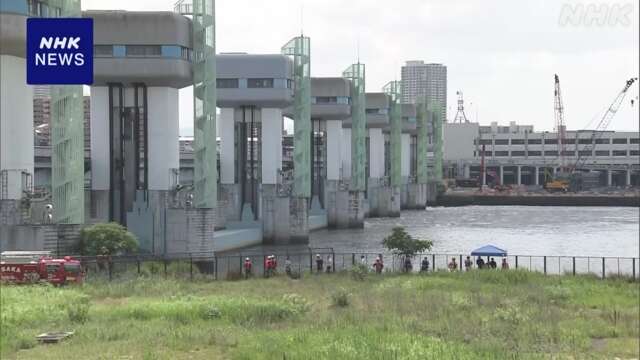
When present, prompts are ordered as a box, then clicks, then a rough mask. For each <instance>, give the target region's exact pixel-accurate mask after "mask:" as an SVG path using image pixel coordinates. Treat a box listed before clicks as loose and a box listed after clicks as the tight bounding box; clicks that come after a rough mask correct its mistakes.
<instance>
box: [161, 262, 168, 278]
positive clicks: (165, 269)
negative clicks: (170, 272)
mask: <svg viewBox="0 0 640 360" xmlns="http://www.w3.org/2000/svg"><path fill="white" fill-rule="evenodd" d="M162 263H163V264H164V277H167V260H166V259H164V260H163V261H162Z"/></svg>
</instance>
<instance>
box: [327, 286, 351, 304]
mask: <svg viewBox="0 0 640 360" xmlns="http://www.w3.org/2000/svg"><path fill="white" fill-rule="evenodd" d="M331 305H333V306H335V307H347V306H349V293H348V292H347V290H346V289H344V288H339V289H338V290H336V291H335V292H333V293H332V294H331Z"/></svg>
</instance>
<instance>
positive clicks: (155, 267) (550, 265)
mask: <svg viewBox="0 0 640 360" xmlns="http://www.w3.org/2000/svg"><path fill="white" fill-rule="evenodd" d="M269 255H274V256H275V259H276V263H277V267H276V273H285V270H286V269H285V264H287V259H288V263H289V268H290V270H291V272H292V273H296V274H301V273H304V272H312V273H316V272H335V271H343V270H349V269H351V268H352V267H353V266H354V265H358V264H364V265H366V267H368V268H369V269H371V270H372V269H373V263H374V261H375V259H376V258H377V257H381V258H382V260H383V263H384V271H386V272H403V271H405V268H404V266H403V265H404V259H403V258H401V257H400V256H397V255H394V254H391V253H382V254H380V253H372V252H334V251H333V250H332V249H330V248H327V249H310V250H309V251H298V252H292V253H273V254H272V253H257V252H252V253H242V252H240V253H236V254H232V255H227V254H225V255H216V254H212V253H190V254H172V255H167V256H153V255H126V256H111V257H106V256H102V257H78V258H79V259H80V260H81V261H82V264H83V267H84V269H85V270H87V277H88V279H91V278H108V279H109V280H113V279H116V278H126V277H128V276H131V275H134V276H135V275H146V276H165V277H168V276H172V277H177V278H185V279H210V280H222V279H238V278H241V277H243V276H245V274H244V270H243V264H244V261H245V260H246V259H247V258H249V259H250V261H251V263H252V274H251V276H265V275H267V274H266V272H265V263H266V260H267V257H268V256H269ZM318 255H319V257H320V258H321V259H322V260H323V261H322V268H321V269H318V263H317V262H316V260H317V258H318ZM467 256H468V255H460V254H419V255H416V256H414V257H412V258H411V263H412V270H411V272H419V271H420V270H421V263H422V261H423V259H425V258H426V259H427V260H428V262H429V269H428V271H429V272H432V271H448V270H449V269H448V264H449V262H450V261H451V260H452V259H453V258H455V259H456V263H457V266H458V268H457V271H464V270H466V269H464V261H465V260H466V257H467ZM470 258H471V260H472V266H471V268H470V269H469V270H473V269H476V258H475V257H470ZM485 259H486V258H485ZM501 259H502V258H498V257H496V258H495V261H496V263H497V264H498V265H497V267H498V270H500V268H501V261H502V260H501ZM506 259H507V263H508V264H509V268H510V269H524V270H529V271H536V272H540V273H543V274H545V275H573V276H575V275H586V274H591V275H593V276H597V277H600V278H603V279H604V278H608V277H612V276H613V277H620V276H624V277H628V278H631V279H640V274H639V273H640V269H639V267H640V259H639V258H632V257H591V256H538V255H533V256H532V255H509V256H507V257H506ZM483 271H484V270H483ZM487 271H489V270H487Z"/></svg>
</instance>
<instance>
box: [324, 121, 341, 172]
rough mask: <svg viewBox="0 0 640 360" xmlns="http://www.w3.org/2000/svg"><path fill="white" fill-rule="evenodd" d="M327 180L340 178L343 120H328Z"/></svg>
mask: <svg viewBox="0 0 640 360" xmlns="http://www.w3.org/2000/svg"><path fill="white" fill-rule="evenodd" d="M326 127H327V161H326V167H327V180H340V172H341V167H342V166H341V165H342V139H343V138H342V121H340V120H327V121H326Z"/></svg>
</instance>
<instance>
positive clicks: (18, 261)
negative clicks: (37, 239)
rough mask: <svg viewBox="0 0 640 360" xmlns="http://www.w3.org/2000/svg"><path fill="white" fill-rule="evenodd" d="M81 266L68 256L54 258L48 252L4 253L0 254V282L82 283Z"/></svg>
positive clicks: (77, 261)
mask: <svg viewBox="0 0 640 360" xmlns="http://www.w3.org/2000/svg"><path fill="white" fill-rule="evenodd" d="M83 275H84V274H83V272H82V266H81V264H80V261H79V260H76V259H73V258H72V257H70V256H65V257H63V258H54V257H52V256H51V253H50V252H48V251H5V252H2V253H1V254H0V281H2V282H7V283H12V284H33V283H38V282H49V283H51V284H54V285H64V284H68V283H82V280H83Z"/></svg>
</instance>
